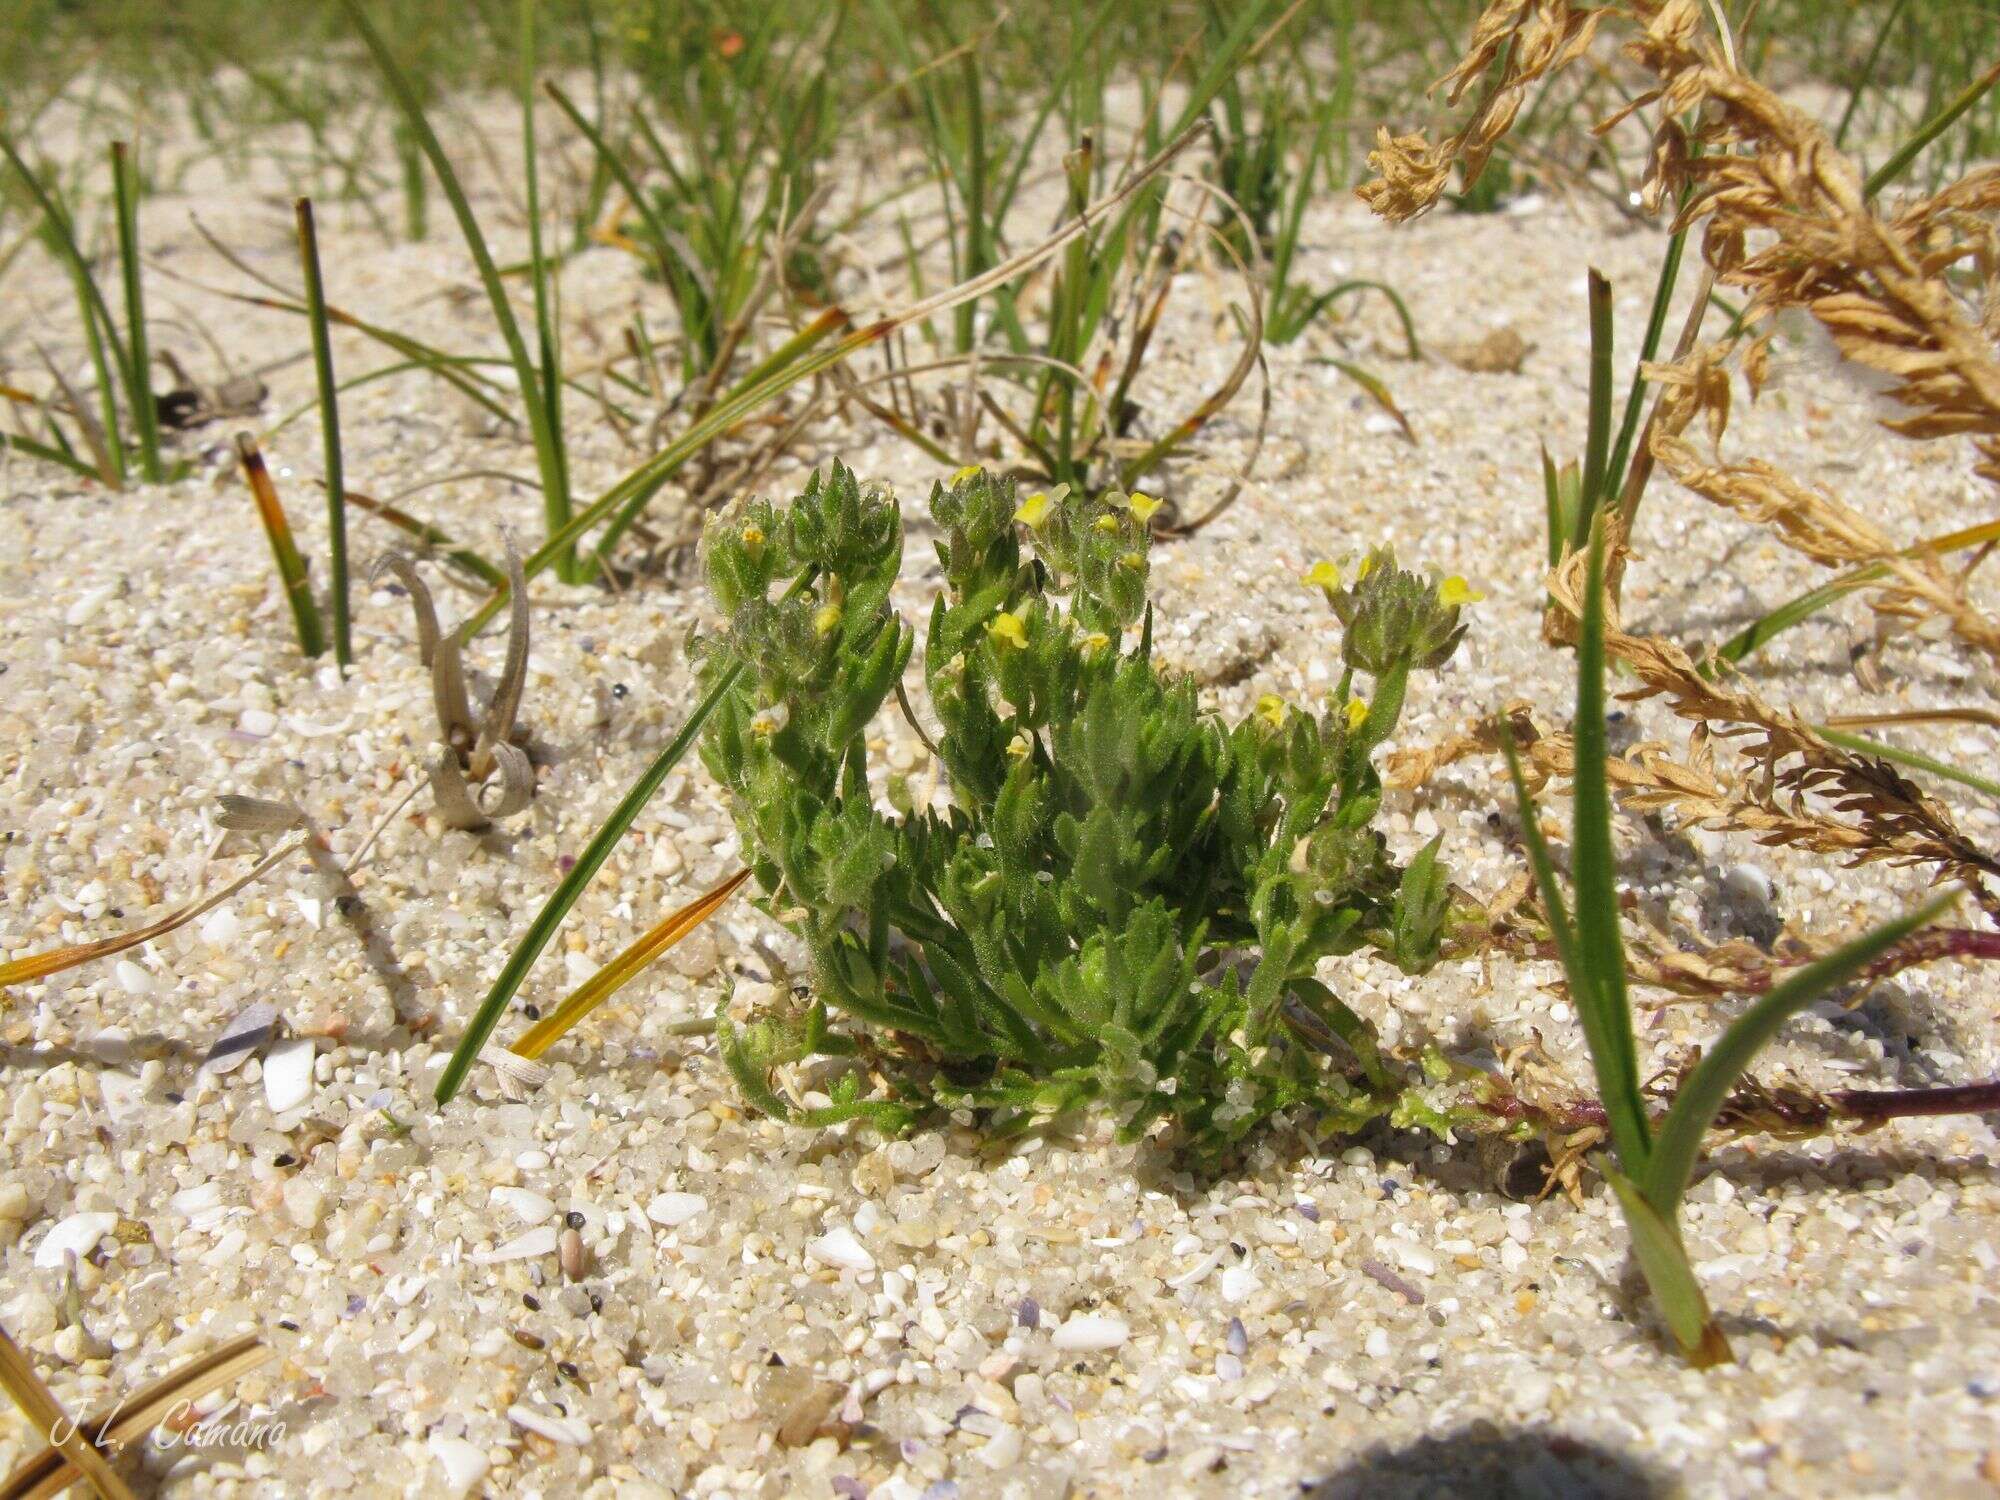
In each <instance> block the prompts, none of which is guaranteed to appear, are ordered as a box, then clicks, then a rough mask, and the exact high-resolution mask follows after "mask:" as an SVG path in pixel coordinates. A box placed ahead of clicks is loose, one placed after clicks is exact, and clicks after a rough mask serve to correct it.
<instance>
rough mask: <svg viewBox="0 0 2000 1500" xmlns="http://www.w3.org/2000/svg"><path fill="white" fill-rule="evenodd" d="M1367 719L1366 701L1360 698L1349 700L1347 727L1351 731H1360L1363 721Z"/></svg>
mask: <svg viewBox="0 0 2000 1500" xmlns="http://www.w3.org/2000/svg"><path fill="white" fill-rule="evenodd" d="M1367 717H1368V704H1367V703H1366V702H1365V701H1364V700H1362V699H1360V698H1349V699H1348V700H1347V727H1348V728H1349V729H1350V730H1353V729H1359V728H1360V727H1361V721H1362V720H1363V719H1366V718H1367Z"/></svg>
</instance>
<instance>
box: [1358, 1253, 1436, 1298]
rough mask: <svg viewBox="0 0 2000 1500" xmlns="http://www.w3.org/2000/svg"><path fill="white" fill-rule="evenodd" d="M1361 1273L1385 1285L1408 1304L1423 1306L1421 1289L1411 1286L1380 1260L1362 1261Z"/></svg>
mask: <svg viewBox="0 0 2000 1500" xmlns="http://www.w3.org/2000/svg"><path fill="white" fill-rule="evenodd" d="M1361 1274H1362V1275H1364V1276H1366V1277H1367V1278H1368V1279H1369V1280H1370V1281H1373V1282H1376V1283H1378V1284H1379V1285H1381V1286H1385V1287H1387V1288H1388V1289H1389V1290H1390V1291H1392V1292H1394V1293H1395V1294H1396V1295H1397V1296H1398V1297H1401V1298H1402V1299H1403V1300H1404V1301H1405V1302H1407V1303H1409V1304H1410V1306H1412V1307H1421V1306H1423V1302H1424V1294H1423V1293H1422V1292H1421V1291H1419V1290H1417V1288H1416V1287H1414V1286H1412V1285H1411V1284H1410V1283H1409V1282H1408V1281H1407V1280H1405V1279H1404V1278H1403V1277H1401V1276H1398V1275H1397V1274H1396V1273H1395V1272H1394V1271H1392V1270H1390V1269H1389V1268H1388V1267H1387V1266H1385V1265H1383V1264H1382V1262H1381V1261H1379V1260H1364V1261H1362V1262H1361Z"/></svg>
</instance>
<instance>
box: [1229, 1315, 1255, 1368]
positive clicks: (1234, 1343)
mask: <svg viewBox="0 0 2000 1500" xmlns="http://www.w3.org/2000/svg"><path fill="white" fill-rule="evenodd" d="M1223 1344H1224V1346H1225V1347H1226V1348H1227V1349H1228V1350H1229V1352H1230V1353H1231V1354H1233V1355H1235V1356H1236V1357H1237V1358H1238V1359H1241V1358H1242V1357H1243V1356H1244V1355H1246V1354H1248V1353H1249V1352H1250V1335H1249V1333H1248V1332H1247V1331H1246V1330H1245V1329H1244V1327H1243V1320H1242V1319H1241V1318H1231V1319H1230V1320H1229V1328H1228V1330H1227V1332H1225V1333H1224V1335H1223Z"/></svg>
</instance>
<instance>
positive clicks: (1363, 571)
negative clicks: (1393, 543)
mask: <svg viewBox="0 0 2000 1500" xmlns="http://www.w3.org/2000/svg"><path fill="white" fill-rule="evenodd" d="M1374 571H1375V554H1374V553H1372V552H1371V553H1369V554H1368V555H1367V556H1366V557H1364V558H1362V559H1361V561H1360V562H1358V563H1356V564H1355V565H1354V581H1355V582H1356V583H1359V582H1361V580H1362V579H1364V578H1366V577H1367V576H1368V575H1369V574H1370V573H1372V572H1374Z"/></svg>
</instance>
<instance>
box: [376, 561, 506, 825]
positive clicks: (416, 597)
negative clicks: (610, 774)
mask: <svg viewBox="0 0 2000 1500" xmlns="http://www.w3.org/2000/svg"><path fill="white" fill-rule="evenodd" d="M384 572H388V573H391V574H393V575H394V576H395V578H396V581H397V582H398V583H400V584H401V585H402V586H403V589H404V591H405V592H406V593H408V595H409V598H410V611H411V614H412V615H413V616H414V617H415V619H416V625H417V654H418V659H419V660H420V661H421V662H422V663H423V665H425V666H426V667H429V668H430V670H431V691H432V700H433V703H434V705H435V707H436V710H437V722H438V731H439V734H440V735H441V737H442V738H441V740H440V741H439V742H438V743H437V744H436V745H435V746H433V748H432V750H431V752H430V759H429V767H430V778H431V793H432V796H433V798H434V800H435V804H436V807H437V811H438V816H439V817H440V818H442V819H443V820H444V821H445V823H446V824H447V825H448V826H449V827H452V828H460V829H468V830H470V829H479V828H484V827H486V825H487V824H489V823H491V822H492V821H493V820H494V819H496V818H505V817H511V816H512V815H513V814H515V813H517V812H520V811H521V810H522V809H523V808H525V807H526V806H527V805H528V804H529V802H531V801H532V800H533V799H534V795H535V768H534V764H533V762H531V761H530V760H529V758H528V752H527V749H526V747H525V743H524V740H525V736H524V735H522V734H521V733H520V732H519V731H518V730H517V728H516V726H515V722H514V721H515V719H516V717H517V716H518V715H519V713H520V710H521V694H522V690H523V688H524V686H525V685H526V682H527V677H528V589H527V580H526V578H525V577H524V576H523V573H522V569H521V559H520V555H519V554H518V553H517V552H516V551H515V550H514V545H513V543H512V542H511V541H509V543H508V544H507V580H508V583H507V609H508V614H507V655H506V660H505V662H504V664H503V665H502V666H501V669H500V676H499V678H498V680H497V682H496V683H495V686H494V689H493V696H492V697H491V698H490V699H489V700H488V701H487V703H486V707H485V710H484V712H483V713H482V714H481V715H480V716H479V717H478V718H475V717H474V715H473V711H472V705H471V697H470V694H469V693H468V692H467V689H466V683H465V645H466V636H467V633H468V625H467V624H460V625H459V626H457V627H456V628H454V629H452V630H450V631H448V632H440V630H439V629H438V618H437V608H436V606H435V605H434V604H433V603H432V601H431V591H430V585H428V584H426V583H425V582H424V579H423V575H422V574H421V573H420V572H418V571H417V565H416V563H415V562H414V561H413V560H412V559H411V558H409V557H407V556H405V555H403V554H402V553H399V552H390V553H385V554H384V555H383V556H382V557H381V558H380V559H379V560H377V562H376V564H375V568H374V576H376V577H377V578H379V577H380V576H381V574H382V573H384Z"/></svg>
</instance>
